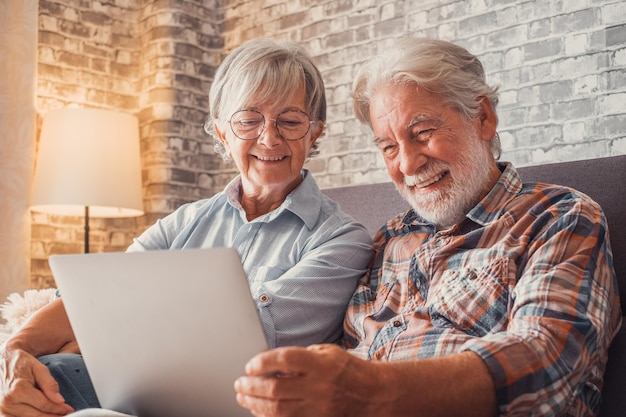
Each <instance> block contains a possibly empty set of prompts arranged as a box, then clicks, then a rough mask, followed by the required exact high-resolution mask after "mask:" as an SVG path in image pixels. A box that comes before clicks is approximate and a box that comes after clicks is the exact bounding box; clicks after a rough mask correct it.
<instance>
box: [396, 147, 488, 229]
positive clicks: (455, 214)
mask: <svg viewBox="0 0 626 417" xmlns="http://www.w3.org/2000/svg"><path fill="white" fill-rule="evenodd" d="M467 139H468V140H469V141H472V142H474V141H476V142H478V141H479V139H478V138H467ZM468 149H470V152H469V153H465V154H464V155H463V156H462V157H461V159H460V160H459V166H457V167H456V169H455V171H451V170H450V166H449V165H448V164H446V163H444V162H441V161H437V160H431V161H429V162H428V163H427V164H426V165H425V166H424V167H422V168H421V169H420V171H419V172H418V173H417V174H416V175H413V176H410V177H405V179H404V184H396V188H397V189H398V191H399V192H400V194H401V195H402V197H404V199H405V200H406V201H408V202H409V204H411V206H412V207H413V210H415V212H416V213H417V214H418V215H419V216H420V217H422V218H424V220H426V221H428V222H431V223H434V224H435V225H437V227H438V228H447V227H450V226H452V225H453V224H455V223H458V222H460V221H461V220H462V219H463V218H464V217H465V215H466V214H467V213H468V212H469V210H471V209H472V208H473V207H474V206H475V205H476V204H478V202H479V201H480V199H481V198H482V197H483V195H482V194H483V190H484V187H485V185H486V184H487V183H488V182H489V177H490V170H491V167H492V166H493V156H492V155H491V152H490V151H489V149H487V147H485V146H483V145H482V143H480V144H478V143H477V146H469V147H468ZM443 171H448V175H449V176H450V179H448V180H451V181H452V183H451V184H450V185H449V186H448V187H446V188H445V189H439V190H436V191H433V192H431V193H428V194H418V193H415V192H413V187H414V186H415V184H420V183H421V182H423V181H424V180H425V179H428V178H433V177H434V176H435V175H436V174H437V173H439V172H443ZM422 186H424V185H422Z"/></svg>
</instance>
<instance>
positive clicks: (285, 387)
mask: <svg viewBox="0 0 626 417" xmlns="http://www.w3.org/2000/svg"><path fill="white" fill-rule="evenodd" d="M378 381H379V380H378V378H377V377H376V366H374V365H373V364H372V363H371V362H367V361H364V360H361V359H357V358H355V357H354V356H352V355H350V354H349V353H347V352H346V351H344V350H343V349H341V348H339V347H337V346H334V345H314V346H310V347H308V348H299V347H288V348H278V349H272V350H270V351H267V352H263V353H261V354H259V355H257V356H255V357H254V358H253V359H252V360H250V362H248V364H247V366H246V376H244V377H241V378H239V379H237V381H235V391H237V401H238V402H239V404H240V405H241V406H243V407H245V408H248V409H250V410H251V411H252V414H254V415H255V416H257V417H261V416H267V417H269V416H271V417H288V416H297V417H309V416H312V417H318V416H324V417H333V416H349V415H366V414H367V413H365V412H364V411H365V410H364V408H363V407H365V406H366V405H370V406H371V405H373V404H375V403H376V402H375V401H373V400H374V395H375V393H376V391H375V389H374V384H376V383H377V382H378ZM370 411H372V410H369V411H368V412H370ZM370 414H371V413H370ZM370 414H367V415H370ZM371 415H375V413H374V414H371Z"/></svg>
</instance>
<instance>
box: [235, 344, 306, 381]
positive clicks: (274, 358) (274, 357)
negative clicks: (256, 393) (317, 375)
mask: <svg viewBox="0 0 626 417" xmlns="http://www.w3.org/2000/svg"><path fill="white" fill-rule="evenodd" d="M311 356H312V355H311V352H308V351H307V349H306V348H302V347H293V346H291V347H284V348H276V349H272V350H268V351H265V352H262V353H259V354H258V355H256V356H254V357H253V358H252V359H250V361H248V363H247V364H246V374H247V375H256V376H262V375H267V376H274V375H300V374H303V373H304V372H305V371H306V370H308V369H309V367H310V366H311V363H310V358H311Z"/></svg>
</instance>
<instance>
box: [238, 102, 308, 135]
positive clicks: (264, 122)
mask: <svg viewBox="0 0 626 417" xmlns="http://www.w3.org/2000/svg"><path fill="white" fill-rule="evenodd" d="M244 111H250V112H254V113H258V114H260V115H261V117H262V118H263V127H262V129H261V131H260V132H259V134H258V136H256V137H254V138H250V139H245V138H242V137H240V136H239V135H237V133H235V129H234V128H233V125H232V120H233V117H234V116H235V115H236V114H237V113H241V112H244ZM288 112H297V113H302V114H304V115H305V116H306V117H307V119H309V125H308V126H307V129H306V132H304V134H303V135H302V136H300V137H299V138H296V139H288V138H286V137H284V136H283V135H282V133H280V129H278V118H279V117H280V115H281V114H283V113H288ZM268 120H271V121H274V128H275V129H276V133H278V136H280V137H281V139H283V140H288V141H296V140H302V139H304V137H305V136H306V135H307V133H309V131H310V130H311V125H312V124H313V123H315V122H317V121H318V120H311V116H309V115H308V113H306V112H305V111H302V110H299V109H287V110H283V111H281V112H280V113H278V115H276V118H275V119H269V118H266V117H265V115H264V114H263V113H262V112H260V111H258V110H254V109H241V110H237V111H236V112H234V113H233V114H232V115H231V116H230V119H228V125H229V126H230V130H231V132H233V135H235V137H236V138H237V139H239V140H246V141H248V140H257V139H258V138H260V137H261V135H262V134H263V132H264V131H265V130H266V129H267V121H268Z"/></svg>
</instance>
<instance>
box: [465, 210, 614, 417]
mask: <svg viewBox="0 0 626 417" xmlns="http://www.w3.org/2000/svg"><path fill="white" fill-rule="evenodd" d="M530 229H532V230H533V231H534V233H533V236H531V237H530V239H531V241H530V242H528V243H527V257H525V258H522V259H521V261H520V262H519V264H518V265H516V268H517V283H516V285H515V287H514V290H513V292H512V297H511V300H512V305H511V306H510V308H509V315H510V320H509V324H508V326H507V329H506V330H505V331H503V332H499V333H493V334H489V335H487V336H484V337H481V338H474V339H472V340H471V341H468V342H467V343H466V344H465V346H464V347H463V349H464V350H470V351H473V352H475V353H476V354H478V355H479V356H480V357H482V359H483V360H484V362H485V364H486V365H487V367H488V368H489V370H490V372H491V374H492V376H493V380H494V383H495V387H496V396H497V401H498V407H499V410H500V412H501V414H502V415H525V416H526V415H534V413H536V412H537V411H538V410H536V405H537V404H542V408H543V409H542V410H541V415H560V413H562V412H563V411H564V410H567V409H568V408H570V407H571V406H572V401H579V397H580V393H581V392H582V391H583V388H585V391H586V392H587V394H586V395H589V393H590V392H591V393H592V394H591V396H593V397H595V398H587V400H586V403H587V404H594V403H595V404H597V405H598V407H599V401H600V391H601V389H602V373H603V371H604V365H605V364H606V358H607V356H606V355H607V354H606V352H607V350H608V346H609V344H610V341H611V340H612V337H613V335H614V334H615V332H616V331H617V329H618V328H619V324H620V314H619V299H618V295H617V291H616V288H617V283H616V278H615V272H614V270H613V267H612V258H611V252H610V244H609V236H608V231H607V225H606V220H605V218H604V215H603V213H602V211H601V209H600V207H599V206H598V205H597V204H596V203H594V202H593V201H591V200H589V199H586V198H582V199H581V198H574V199H567V200H564V199H563V200H562V201H559V202H556V203H553V204H552V205H551V206H550V207H548V209H547V210H544V211H542V212H538V213H537V215H536V219H535V221H534V222H533V224H532V226H531V227H530ZM523 237H524V238H526V237H529V236H523ZM598 364H600V365H599V366H598Z"/></svg>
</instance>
